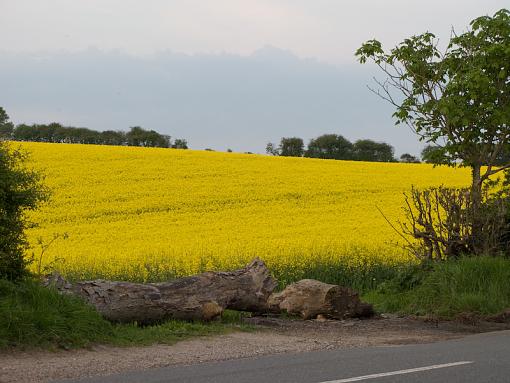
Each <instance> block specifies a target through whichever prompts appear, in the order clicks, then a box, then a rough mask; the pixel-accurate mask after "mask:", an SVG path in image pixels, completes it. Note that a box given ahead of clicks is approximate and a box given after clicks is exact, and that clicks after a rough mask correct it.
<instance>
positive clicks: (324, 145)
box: [305, 134, 353, 160]
mask: <svg viewBox="0 0 510 383" xmlns="http://www.w3.org/2000/svg"><path fill="white" fill-rule="evenodd" d="M305 157H312V158H330V159H335V160H350V159H352V158H353V145H352V143H351V142H350V141H349V140H347V139H346V138H344V137H343V136H340V135H337V134H323V135H322V136H319V137H317V138H314V139H312V140H310V143H309V144H308V148H307V150H306V152H305Z"/></svg>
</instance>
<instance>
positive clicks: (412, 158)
mask: <svg viewBox="0 0 510 383" xmlns="http://www.w3.org/2000/svg"><path fill="white" fill-rule="evenodd" d="M400 162H406V163H411V164H412V163H419V162H420V160H419V159H418V158H417V157H416V156H413V155H412V154H409V153H404V154H402V155H401V156H400Z"/></svg>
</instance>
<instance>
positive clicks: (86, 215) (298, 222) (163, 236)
mask: <svg viewBox="0 0 510 383" xmlns="http://www.w3.org/2000/svg"><path fill="white" fill-rule="evenodd" d="M22 146H23V147H24V148H26V149H27V150H28V151H29V152H30V153H31V161H32V163H33V166H35V167H36V168H38V169H43V171H44V173H45V174H46V184H47V185H48V186H49V187H50V188H51V189H52V190H53V197H52V200H51V202H50V203H49V204H48V205H46V206H44V207H43V208H42V209H40V210H39V211H37V212H34V213H32V214H31V216H30V218H31V219H32V220H33V221H35V222H37V223H38V224H39V226H38V227H35V228H33V229H31V230H30V231H29V233H28V235H29V239H30V242H31V244H32V245H33V247H34V250H33V251H34V253H35V255H36V256H37V255H38V254H39V252H40V251H39V250H38V248H37V240H38V239H39V238H41V239H42V240H43V242H45V243H47V242H48V241H49V240H50V239H51V237H52V236H53V234H54V233H59V234H64V233H67V234H68V236H69V237H68V238H67V239H58V240H56V241H55V242H54V243H53V244H52V245H51V246H50V247H49V248H48V250H47V252H46V253H45V254H44V258H43V264H45V265H50V264H51V265H53V266H54V267H57V268H58V269H60V270H62V271H63V272H64V273H65V274H68V275H73V276H75V277H80V278H87V277H97V276H102V277H106V278H120V279H131V280H158V279H164V278H168V277H169V276H182V275H189V274H194V273H196V272H199V271H203V270H212V269H232V268H236V267H239V266H242V265H245V264H246V263H247V262H248V261H249V260H250V259H252V258H253V257H255V256H260V257H261V258H263V259H264V260H265V261H266V262H267V263H268V265H269V266H270V267H271V268H272V269H273V270H274V271H275V273H276V274H279V275H283V274H285V275H286V276H287V277H288V278H290V279H292V276H293V275H296V276H298V275H301V274H302V272H303V270H306V269H310V268H314V267H316V266H317V265H335V263H337V262H348V263H349V264H352V265H353V266H355V265H357V264H366V263H371V262H374V263H385V264H393V263H398V262H401V261H403V260H405V259H406V258H405V255H404V254H403V252H402V250H401V249H400V248H399V247H398V246H396V245H395V243H396V242H398V241H399V237H398V235H397V234H396V233H395V232H394V231H393V229H392V228H391V227H390V226H389V225H388V224H387V223H386V222H385V220H384V218H383V217H382V216H381V215H380V213H379V212H378V210H377V209H376V206H378V207H380V208H381V209H382V210H383V211H384V212H385V214H386V216H387V217H388V218H389V219H391V220H397V219H398V218H399V217H400V215H401V206H402V202H403V196H402V193H403V192H404V191H406V190H408V189H409V188H410V186H411V185H416V186H418V187H425V186H432V185H439V184H441V183H443V184H446V185H452V186H453V185H455V186H460V185H466V184H467V182H468V181H469V174H468V171H467V170H463V169H460V170H455V169H450V168H446V167H439V168H432V166H429V165H424V164H398V163H364V162H347V161H333V160H315V159H304V158H284V157H267V156H261V155H247V154H235V153H216V152H205V151H191V150H188V151H187V150H171V149H155V148H133V147H114V146H93V145H68V144H42V143H24V144H23V145H22ZM34 267H35V266H34Z"/></svg>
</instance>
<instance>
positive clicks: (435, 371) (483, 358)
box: [65, 331, 510, 383]
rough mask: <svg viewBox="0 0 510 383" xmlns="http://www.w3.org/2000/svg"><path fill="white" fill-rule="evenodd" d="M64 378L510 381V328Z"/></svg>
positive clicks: (194, 382) (121, 381)
mask: <svg viewBox="0 0 510 383" xmlns="http://www.w3.org/2000/svg"><path fill="white" fill-rule="evenodd" d="M65 382H73V383H74V382H80V383H96V382H104V383H132V382H137V383H140V382H143V383H163V382H164V383H167V382H180V383H188V382H189V383H205V382H207V383H234V382H235V383H273V382H281V383H347V382H373V383H389V382H391V383H398V382H416V383H418V382H419V383H429V382H448V383H469V382H476V383H483V382H491V383H496V382H502V383H503V382H504V383H508V382H510V331H501V332H493V333H486V334H478V335H472V336H468V337H465V338H462V339H457V340H450V341H445V342H439V343H432V344H419V345H405V346H392V347H371V348H360V349H347V350H330V351H319V352H309V353H300V354H281V355H272V356H264V357H259V358H249V359H241V360H232V361H225V362H216V363H204V364H199V365H192V366H185V367H168V368H159V369H152V370H147V371H135V372H130V373H125V374H121V375H113V376H109V377H102V378H93V379H83V380H73V381H65Z"/></svg>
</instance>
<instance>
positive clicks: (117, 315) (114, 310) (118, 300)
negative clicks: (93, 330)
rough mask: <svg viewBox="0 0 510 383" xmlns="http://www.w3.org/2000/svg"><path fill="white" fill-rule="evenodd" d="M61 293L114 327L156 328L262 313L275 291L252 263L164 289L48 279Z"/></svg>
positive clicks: (257, 264)
mask: <svg viewBox="0 0 510 383" xmlns="http://www.w3.org/2000/svg"><path fill="white" fill-rule="evenodd" d="M46 284H47V285H53V286H55V287H56V288H57V289H58V290H60V291H61V292H63V293H69V294H73V295H77V296H79V297H81V298H83V299H84V300H85V301H86V302H88V303H89V304H91V305H92V306H94V307H95V308H96V309H97V310H98V311H99V313H101V314H102V315H103V316H104V317H105V318H106V319H108V320H110V321H112V322H124V323H126V322H133V321H137V322H139V323H143V324H150V323H156V322H160V321H163V320H168V319H186V320H190V319H201V320H210V319H213V318H215V317H217V316H219V315H220V314H221V313H222V312H223V310H225V309H233V310H241V311H252V312H266V311H267V299H268V297H269V296H270V294H271V293H272V292H273V290H274V288H275V287H276V285H277V283H276V281H275V280H274V279H273V278H272V277H271V274H270V273H269V270H268V269H267V267H266V265H265V264H264V262H262V261H261V260H260V259H255V260H254V261H253V262H252V263H250V264H249V265H248V266H247V267H245V268H243V269H240V270H236V271H232V272H207V273H203V274H199V275H196V276H192V277H186V278H180V279H176V280H172V281H169V282H164V283H148V284H140V283H129V282H113V281H105V280H95V281H87V282H77V283H72V284H71V283H68V282H67V281H65V280H64V279H63V278H62V277H60V276H53V277H50V278H49V279H47V281H46Z"/></svg>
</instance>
